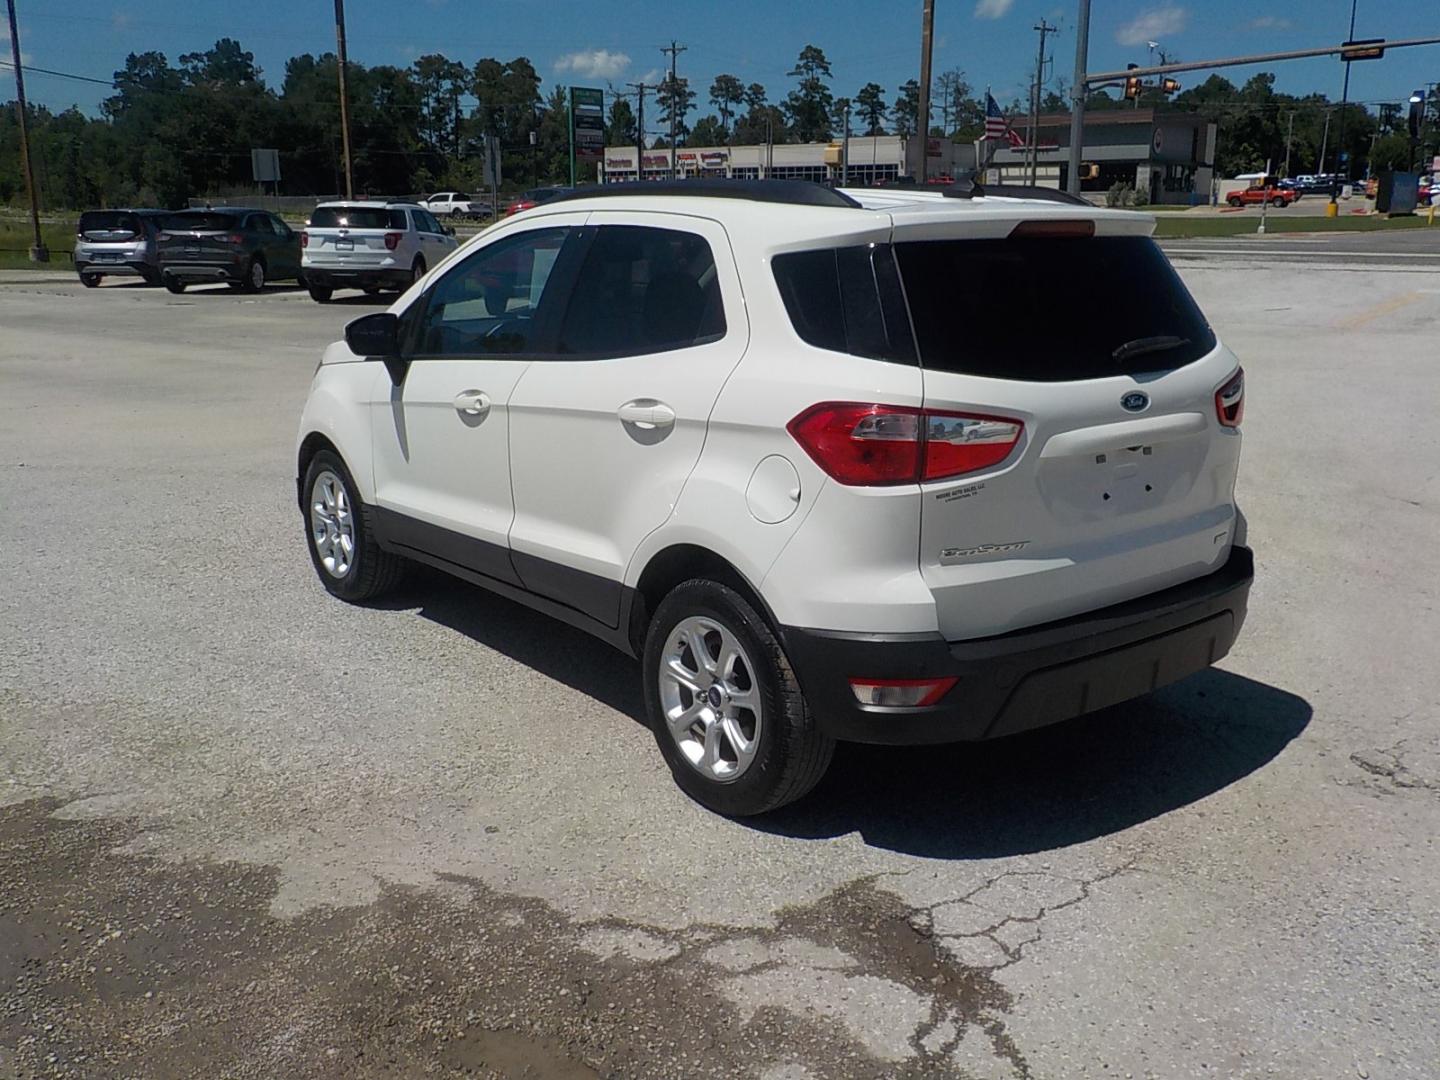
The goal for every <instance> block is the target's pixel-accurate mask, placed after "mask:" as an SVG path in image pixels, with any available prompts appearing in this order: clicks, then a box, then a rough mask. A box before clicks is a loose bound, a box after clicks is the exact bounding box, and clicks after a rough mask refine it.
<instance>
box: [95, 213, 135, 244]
mask: <svg viewBox="0 0 1440 1080" xmlns="http://www.w3.org/2000/svg"><path fill="white" fill-rule="evenodd" d="M79 231H80V232H81V233H82V234H84V235H85V236H87V237H88V236H89V235H90V234H91V233H96V234H98V235H100V236H101V237H103V238H105V239H115V240H121V239H126V238H127V237H132V236H139V235H140V234H141V233H142V232H143V231H144V228H143V226H142V225H141V223H140V218H139V215H137V214H126V213H123V212H121V211H118V210H87V211H86V212H85V213H83V214H81V215H80V227H79ZM122 234H123V235H122Z"/></svg>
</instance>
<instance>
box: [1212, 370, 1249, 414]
mask: <svg viewBox="0 0 1440 1080" xmlns="http://www.w3.org/2000/svg"><path fill="white" fill-rule="evenodd" d="M1215 415H1216V416H1217V417H1218V418H1219V419H1220V426H1221V427H1230V428H1234V427H1239V426H1240V421H1241V420H1243V419H1245V369H1244V368H1241V369H1240V370H1239V371H1237V372H1235V375H1234V376H1233V377H1232V378H1231V379H1230V381H1229V382H1227V383H1226V384H1225V385H1224V386H1222V387H1220V389H1219V390H1216V391H1215Z"/></svg>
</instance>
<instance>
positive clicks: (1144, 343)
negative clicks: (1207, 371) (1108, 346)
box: [1110, 334, 1190, 363]
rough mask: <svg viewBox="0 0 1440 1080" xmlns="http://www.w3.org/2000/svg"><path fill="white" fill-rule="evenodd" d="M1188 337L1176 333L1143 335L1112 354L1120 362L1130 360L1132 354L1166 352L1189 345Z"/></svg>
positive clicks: (1141, 354) (1142, 354)
mask: <svg viewBox="0 0 1440 1080" xmlns="http://www.w3.org/2000/svg"><path fill="white" fill-rule="evenodd" d="M1189 344H1190V339H1189V338H1187V337H1176V336H1175V335H1174V334H1161V335H1160V336H1159V337H1142V338H1136V339H1135V340H1134V341H1127V342H1125V344H1124V345H1121V346H1120V347H1119V348H1118V349H1116V350H1115V351H1114V352H1113V353H1111V354H1110V355H1111V356H1112V357H1114V358H1115V360H1116V362H1117V363H1119V362H1121V361H1124V360H1129V359H1130V358H1131V357H1132V356H1144V355H1145V354H1146V353H1152V352H1166V351H1168V350H1170V349H1178V348H1180V346H1182V345H1189Z"/></svg>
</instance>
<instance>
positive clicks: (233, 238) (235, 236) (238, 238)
mask: <svg viewBox="0 0 1440 1080" xmlns="http://www.w3.org/2000/svg"><path fill="white" fill-rule="evenodd" d="M225 242H226V243H227V244H243V243H245V234H244V233H238V232H232V233H231V234H230V235H229V236H227V237H225Z"/></svg>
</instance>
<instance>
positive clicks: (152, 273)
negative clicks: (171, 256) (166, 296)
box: [140, 270, 160, 285]
mask: <svg viewBox="0 0 1440 1080" xmlns="http://www.w3.org/2000/svg"><path fill="white" fill-rule="evenodd" d="M140 277H141V279H142V280H143V281H144V282H145V284H146V285H159V284H160V271H159V270H141V271H140Z"/></svg>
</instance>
